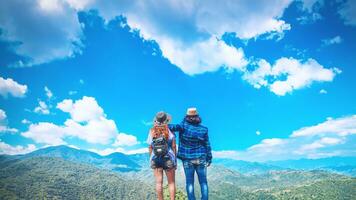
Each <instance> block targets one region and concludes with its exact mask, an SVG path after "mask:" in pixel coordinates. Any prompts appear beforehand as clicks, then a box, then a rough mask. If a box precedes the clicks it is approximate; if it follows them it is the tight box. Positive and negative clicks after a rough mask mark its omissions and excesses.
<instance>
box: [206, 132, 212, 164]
mask: <svg viewBox="0 0 356 200" xmlns="http://www.w3.org/2000/svg"><path fill="white" fill-rule="evenodd" d="M205 147H206V153H207V155H206V160H207V164H208V166H209V165H210V164H211V160H212V159H213V155H212V153H211V146H210V141H209V135H208V131H206V135H205Z"/></svg>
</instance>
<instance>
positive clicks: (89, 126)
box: [64, 117, 117, 144]
mask: <svg viewBox="0 0 356 200" xmlns="http://www.w3.org/2000/svg"><path fill="white" fill-rule="evenodd" d="M64 124H65V131H66V133H67V134H69V135H71V136H76V137H78V138H80V139H82V140H85V141H87V142H89V143H94V144H95V143H98V144H109V143H111V141H112V139H113V138H114V137H115V135H116V134H117V128H116V125H115V122H114V121H113V120H109V119H106V118H104V117H102V118H100V119H94V120H89V121H87V122H85V123H84V124H83V123H80V122H77V121H74V120H72V119H68V120H67V121H65V123H64Z"/></svg>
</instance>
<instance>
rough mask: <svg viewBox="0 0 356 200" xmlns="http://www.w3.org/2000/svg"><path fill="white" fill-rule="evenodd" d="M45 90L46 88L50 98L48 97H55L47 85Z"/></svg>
mask: <svg viewBox="0 0 356 200" xmlns="http://www.w3.org/2000/svg"><path fill="white" fill-rule="evenodd" d="M44 90H45V92H46V96H47V98H48V99H52V97H53V93H52V91H51V90H50V89H49V88H48V87H47V86H45V87H44Z"/></svg>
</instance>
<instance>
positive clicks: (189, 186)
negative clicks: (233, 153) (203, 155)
mask: <svg viewBox="0 0 356 200" xmlns="http://www.w3.org/2000/svg"><path fill="white" fill-rule="evenodd" d="M183 167H184V173H185V181H186V190H187V194H188V200H195V195H194V173H195V172H196V173H197V175H198V179H199V184H200V191H201V199H202V200H207V199H208V194H209V189H208V181H207V179H206V173H207V172H206V171H207V166H206V161H205V159H194V160H183Z"/></svg>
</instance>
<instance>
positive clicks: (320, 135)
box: [213, 115, 356, 161]
mask: <svg viewBox="0 0 356 200" xmlns="http://www.w3.org/2000/svg"><path fill="white" fill-rule="evenodd" d="M355 135H356V115H353V116H348V117H342V118H337V119H332V118H328V120H326V121H325V122H322V123H320V124H317V125H315V126H309V127H303V128H301V129H298V130H296V131H294V132H293V133H292V134H291V135H290V136H289V137H288V138H268V139H264V140H262V141H261V142H260V143H258V144H255V145H253V146H251V147H249V148H247V149H246V150H244V151H229V150H227V151H215V152H213V153H214V155H215V157H219V158H232V159H237V160H248V161H268V160H286V159H300V158H322V157H330V156H355V155H356V151H355V150H354V149H355V148H356V146H355V143H354V139H355Z"/></svg>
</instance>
